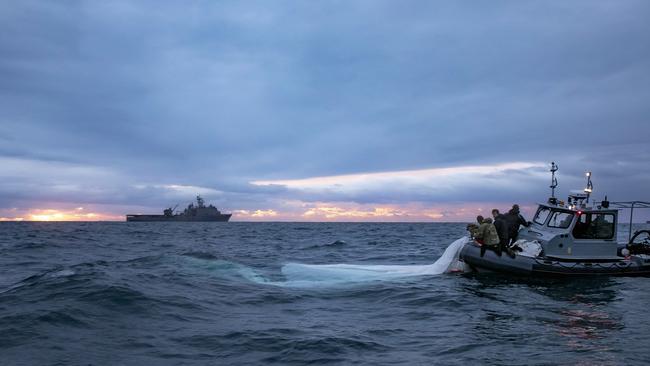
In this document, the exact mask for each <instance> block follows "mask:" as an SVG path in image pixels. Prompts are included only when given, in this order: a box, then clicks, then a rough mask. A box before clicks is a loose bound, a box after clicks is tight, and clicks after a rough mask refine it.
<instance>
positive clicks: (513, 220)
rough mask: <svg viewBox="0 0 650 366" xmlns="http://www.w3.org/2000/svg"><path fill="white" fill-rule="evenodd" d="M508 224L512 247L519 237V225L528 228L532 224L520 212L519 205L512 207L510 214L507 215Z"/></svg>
mask: <svg viewBox="0 0 650 366" xmlns="http://www.w3.org/2000/svg"><path fill="white" fill-rule="evenodd" d="M505 217H506V223H507V224H508V238H509V239H510V245H512V244H514V243H515V242H516V241H517V237H519V225H524V226H525V227H528V226H529V225H530V224H529V223H528V221H526V219H524V217H523V216H522V215H521V213H520V212H519V205H516V204H515V205H512V208H511V209H510V211H508V214H507V215H505Z"/></svg>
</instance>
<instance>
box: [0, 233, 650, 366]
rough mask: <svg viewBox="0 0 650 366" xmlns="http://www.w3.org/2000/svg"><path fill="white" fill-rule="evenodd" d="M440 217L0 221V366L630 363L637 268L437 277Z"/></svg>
mask: <svg viewBox="0 0 650 366" xmlns="http://www.w3.org/2000/svg"><path fill="white" fill-rule="evenodd" d="M465 235H466V233H465V225H464V224H453V223H451V224H444V223H422V224H409V223H395V224H392V223H242V222H230V223H126V222H115V223H106V222H103V223H101V222H94V223H46V222H41V223H37V222H32V223H28V222H20V223H0V364H2V365H266V364H278V365H305V364H317V365H325V364H333V365H433V364H435V365H478V364H482V365H572V366H573V365H645V364H647V363H648V359H649V358H650V356H648V353H647V350H648V349H650V339H649V338H648V334H649V331H650V317H649V316H648V305H649V304H650V281H649V280H648V279H647V278H614V277H612V278H591V279H589V278H585V279H572V280H537V279H532V278H530V279H526V278H511V277H506V276H500V275H496V274H494V275H485V274H484V275H471V274H460V273H443V272H445V271H444V270H442V271H441V270H440V269H441V268H443V267H445V268H446V267H447V265H448V264H449V261H448V260H447V257H448V255H449V253H450V252H452V251H453V247H452V248H451V249H450V250H448V251H447V256H446V257H445V258H443V259H441V260H439V258H440V257H441V256H443V253H445V250H446V249H447V248H448V247H449V246H450V245H453V243H458V242H457V240H459V239H461V238H462V237H463V236H465Z"/></svg>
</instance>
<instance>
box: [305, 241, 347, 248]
mask: <svg viewBox="0 0 650 366" xmlns="http://www.w3.org/2000/svg"><path fill="white" fill-rule="evenodd" d="M347 245H348V243H346V242H345V241H343V240H336V241H333V242H331V243H327V244H316V245H312V246H309V247H306V248H305V249H323V248H327V249H331V248H341V247H344V246H347Z"/></svg>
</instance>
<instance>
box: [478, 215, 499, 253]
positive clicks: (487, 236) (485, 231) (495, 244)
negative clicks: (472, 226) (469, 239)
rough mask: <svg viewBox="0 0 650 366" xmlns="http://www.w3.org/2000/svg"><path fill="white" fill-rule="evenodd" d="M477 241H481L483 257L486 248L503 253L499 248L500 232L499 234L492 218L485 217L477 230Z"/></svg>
mask: <svg viewBox="0 0 650 366" xmlns="http://www.w3.org/2000/svg"><path fill="white" fill-rule="evenodd" d="M476 241H478V242H479V243H481V244H482V245H481V257H482V256H483V255H484V254H485V250H486V249H487V248H490V249H492V250H494V251H496V252H497V254H499V255H501V251H500V250H499V234H497V228H496V227H495V226H494V224H493V223H492V219H491V218H489V217H486V218H485V219H483V222H482V223H481V226H479V227H478V230H477V231H476Z"/></svg>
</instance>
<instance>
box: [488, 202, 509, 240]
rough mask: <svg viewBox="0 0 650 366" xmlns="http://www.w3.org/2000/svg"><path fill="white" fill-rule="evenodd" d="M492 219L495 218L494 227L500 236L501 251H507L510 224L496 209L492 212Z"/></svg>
mask: <svg viewBox="0 0 650 366" xmlns="http://www.w3.org/2000/svg"><path fill="white" fill-rule="evenodd" d="M492 217H493V218H494V227H495V228H496V229H497V234H499V249H500V250H506V249H507V248H508V240H509V237H508V223H507V222H506V217H505V216H504V215H502V214H501V213H499V210H497V209H496V208H495V209H493V210H492Z"/></svg>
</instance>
